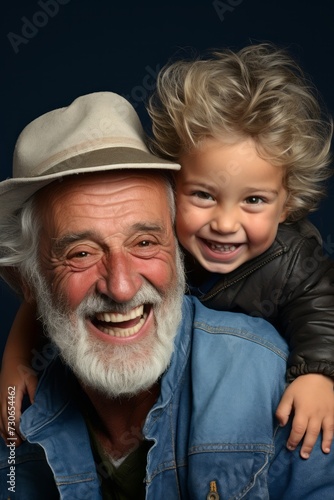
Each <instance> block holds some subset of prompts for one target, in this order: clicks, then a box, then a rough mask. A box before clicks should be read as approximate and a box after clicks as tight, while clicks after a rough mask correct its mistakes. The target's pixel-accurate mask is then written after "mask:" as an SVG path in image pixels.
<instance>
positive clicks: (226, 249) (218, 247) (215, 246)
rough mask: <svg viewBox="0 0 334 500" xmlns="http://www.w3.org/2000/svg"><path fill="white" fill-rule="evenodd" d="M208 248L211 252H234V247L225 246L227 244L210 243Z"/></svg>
mask: <svg viewBox="0 0 334 500" xmlns="http://www.w3.org/2000/svg"><path fill="white" fill-rule="evenodd" d="M210 246H211V248H212V249H213V250H222V251H224V252H234V250H236V248H237V247H236V246H235V245H227V244H219V243H210Z"/></svg>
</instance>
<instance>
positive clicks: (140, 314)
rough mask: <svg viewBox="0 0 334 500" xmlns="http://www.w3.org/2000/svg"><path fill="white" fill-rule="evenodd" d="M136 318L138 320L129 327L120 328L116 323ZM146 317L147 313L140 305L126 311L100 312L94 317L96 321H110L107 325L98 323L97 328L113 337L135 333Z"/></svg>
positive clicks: (128, 335)
mask: <svg viewBox="0 0 334 500" xmlns="http://www.w3.org/2000/svg"><path fill="white" fill-rule="evenodd" d="M136 318H137V319H138V322H137V323H136V324H135V325H133V326H131V327H129V328H121V327H117V323H124V322H126V321H131V320H133V319H136ZM146 318H147V313H145V312H144V306H143V305H140V306H138V307H135V308H134V309H132V310H131V311H129V312H128V313H125V314H122V313H113V312H108V313H107V312H101V313H97V314H96V319H97V320H98V321H103V323H110V326H109V325H99V329H100V330H101V331H102V332H103V333H106V334H107V335H112V336H113V337H130V336H131V335H135V334H136V333H137V332H139V330H140V329H141V327H142V326H143V324H144V323H145V321H146Z"/></svg>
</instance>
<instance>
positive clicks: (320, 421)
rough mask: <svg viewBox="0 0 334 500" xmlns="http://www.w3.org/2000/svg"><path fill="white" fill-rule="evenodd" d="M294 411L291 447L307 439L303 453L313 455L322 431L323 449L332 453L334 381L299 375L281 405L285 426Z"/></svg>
mask: <svg viewBox="0 0 334 500" xmlns="http://www.w3.org/2000/svg"><path fill="white" fill-rule="evenodd" d="M292 412H293V420H292V426H291V432H290V435H289V437H288V440H287V443H286V445H287V448H288V449H289V450H295V449H296V448H297V446H298V444H299V442H300V441H301V440H302V439H303V442H302V445H301V448H300V455H301V457H302V458H305V459H307V458H309V456H310V454H311V452H312V450H313V447H314V445H315V443H316V440H317V438H318V436H319V434H320V432H321V431H322V445H321V448H322V451H323V452H324V453H329V452H330V448H331V444H332V440H333V431H334V392H333V380H332V379H331V378H329V377H326V376H325V375H320V374H318V373H310V374H308V375H301V376H300V377H297V378H296V379H295V380H294V381H293V382H292V383H291V384H290V385H289V386H288V388H287V389H286V391H285V393H284V394H283V397H282V399H281V402H280V404H279V405H278V407H277V411H276V417H277V419H278V421H279V423H280V424H281V425H282V426H284V425H286V424H287V423H288V420H289V417H290V415H292Z"/></svg>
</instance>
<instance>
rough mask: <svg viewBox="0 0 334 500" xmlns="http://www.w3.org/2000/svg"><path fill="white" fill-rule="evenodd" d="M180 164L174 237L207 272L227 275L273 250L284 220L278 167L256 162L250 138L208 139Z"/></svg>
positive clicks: (282, 196) (185, 155)
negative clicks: (238, 139) (225, 140)
mask: <svg viewBox="0 0 334 500" xmlns="http://www.w3.org/2000/svg"><path fill="white" fill-rule="evenodd" d="M179 162H180V163H181V166H182V168H181V171H180V172H178V173H177V176H176V192H177V222H176V228H177V235H178V238H179V240H180V242H181V244H182V245H183V247H184V248H185V249H187V250H188V251H189V252H190V253H191V254H192V255H193V256H194V257H195V258H196V259H197V261H198V262H199V263H200V264H201V265H202V266H203V267H204V268H205V269H207V270H208V271H210V272H216V273H222V274H225V273H229V272H231V271H233V270H234V269H236V268H237V267H239V266H240V265H241V264H243V263H244V262H246V261H248V260H250V259H253V258H254V257H257V256H258V255H260V254H262V253H263V252H264V251H265V250H267V249H268V248H269V247H270V246H271V244H272V243H273V241H274V239H275V237H276V233H277V228H278V224H279V223H280V222H283V221H284V220H285V219H286V216H287V213H286V210H285V202H286V199H287V192H286V189H285V188H284V185H283V173H284V172H283V168H282V167H278V166H274V165H272V164H271V163H269V162H268V161H267V160H264V159H262V158H260V156H259V155H258V153H257V151H256V148H255V144H254V142H253V141H252V140H251V139H247V140H244V141H241V142H237V143H233V144H229V143H227V144H226V143H222V142H221V141H218V140H216V139H206V140H205V141H204V142H203V143H202V144H201V147H200V148H199V149H194V150H192V151H191V152H190V153H187V154H183V155H182V156H181V157H180V158H179Z"/></svg>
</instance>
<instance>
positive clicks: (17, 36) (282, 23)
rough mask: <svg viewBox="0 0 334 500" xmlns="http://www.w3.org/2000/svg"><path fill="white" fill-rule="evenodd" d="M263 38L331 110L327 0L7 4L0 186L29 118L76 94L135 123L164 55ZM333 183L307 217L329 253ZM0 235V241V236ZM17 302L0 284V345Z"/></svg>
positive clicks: (2, 25)
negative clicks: (106, 95)
mask: <svg viewBox="0 0 334 500" xmlns="http://www.w3.org/2000/svg"><path fill="white" fill-rule="evenodd" d="M264 41H271V42H274V43H277V44H279V45H281V46H284V47H287V48H289V49H290V51H291V52H292V53H293V54H294V56H295V57H296V58H297V60H298V61H299V62H300V64H301V65H302V67H303V68H304V70H305V71H306V72H307V73H309V74H310V75H311V76H312V79H313V81H314V83H315V84H316V86H317V88H318V89H319V92H320V94H321V95H322V97H323V99H324V101H325V102H326V104H327V107H328V108H329V110H330V112H331V113H332V114H334V85H333V74H334V70H333V54H334V2H333V0H318V1H312V0H311V1H309V2H305V1H304V0H226V1H220V0H218V1H217V0H215V1H212V0H198V1H195V0H166V1H165V2H164V1H161V0H155V1H154V2H150V1H147V2H140V1H137V2H135V1H132V0H124V1H123V2H115V1H113V0H94V1H87V0H36V1H35V0H33V1H32V0H19V1H16V0H11V1H9V0H7V2H6V1H5V2H3V3H2V7H0V61H1V97H0V99H1V120H0V127H1V128H0V180H3V179H5V178H6V177H9V176H10V175H11V158H12V153H13V148H14V144H15V141H16V138H17V136H18V134H19V133H20V131H21V130H22V128H23V127H24V126H25V125H26V124H27V123H28V122H30V121H31V120H33V119H34V118H36V117H37V116H39V115H40V114H42V113H45V112H47V111H49V110H51V109H53V108H57V107H61V106H66V105H68V104H70V102H71V101H72V100H73V99H75V98H76V97H77V96H79V95H81V94H85V93H89V92H95V91H100V90H110V91H114V92H117V93H119V94H122V95H124V96H125V97H126V98H128V99H129V100H130V101H131V102H132V104H133V105H134V106H135V107H136V109H137V111H138V113H139V115H140V117H141V119H142V121H143V123H144V126H145V128H146V129H147V130H149V121H148V119H147V115H146V112H145V108H144V106H143V104H142V103H143V100H145V98H146V97H147V95H148V93H149V92H150V91H151V89H152V87H153V85H154V80H155V75H156V74H157V72H158V71H159V69H160V68H161V67H162V66H163V65H164V64H165V63H166V62H167V60H168V59H169V58H170V57H175V56H178V55H180V56H182V55H186V54H189V53H198V52H202V51H205V50H206V49H211V48H220V47H230V48H232V49H238V48H241V47H242V46H244V45H248V44H250V43H258V42H264ZM333 198H334V183H333V181H332V182H330V183H329V195H328V197H327V199H326V200H325V201H324V202H323V203H322V205H321V208H320V210H319V211H318V212H317V213H316V214H315V215H313V216H312V217H311V218H312V221H313V222H314V223H315V224H316V225H317V226H318V228H319V229H320V231H321V233H322V236H323V239H324V244H325V248H326V250H327V252H328V253H330V254H332V255H333V254H334V223H333V213H334V201H333ZM0 237H1V235H0ZM17 305H18V301H17V299H16V298H15V297H14V295H13V293H12V292H11V291H10V290H9V289H8V287H7V286H6V285H4V284H3V283H1V285H0V318H1V328H0V332H1V333H0V349H1V346H2V344H3V342H4V340H5V338H6V335H7V333H8V330H9V327H10V324H11V321H12V319H13V317H14V314H15V310H16V308H17Z"/></svg>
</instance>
